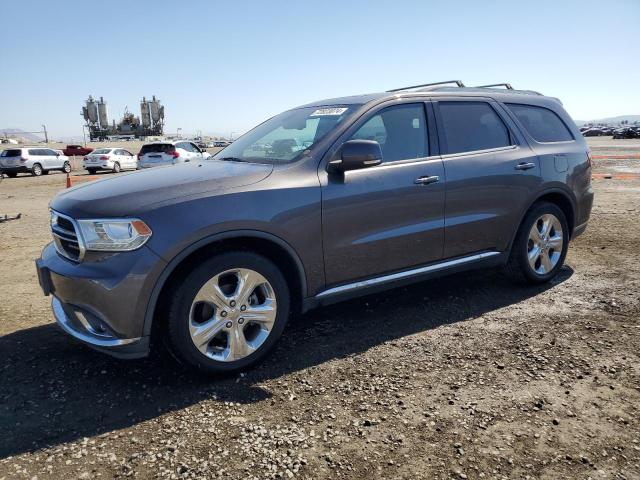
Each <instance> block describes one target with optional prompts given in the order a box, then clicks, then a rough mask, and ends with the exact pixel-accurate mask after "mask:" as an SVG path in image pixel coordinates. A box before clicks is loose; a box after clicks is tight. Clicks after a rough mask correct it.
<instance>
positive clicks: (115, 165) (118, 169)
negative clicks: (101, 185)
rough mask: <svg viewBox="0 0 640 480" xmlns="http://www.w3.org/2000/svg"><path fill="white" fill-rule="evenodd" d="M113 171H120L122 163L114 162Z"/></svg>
mask: <svg viewBox="0 0 640 480" xmlns="http://www.w3.org/2000/svg"><path fill="white" fill-rule="evenodd" d="M113 173H120V164H119V163H118V162H116V163H114V164H113Z"/></svg>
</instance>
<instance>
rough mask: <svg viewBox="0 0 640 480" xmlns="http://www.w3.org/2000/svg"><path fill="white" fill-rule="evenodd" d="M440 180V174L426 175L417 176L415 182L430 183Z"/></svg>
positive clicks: (420, 183) (417, 183)
mask: <svg viewBox="0 0 640 480" xmlns="http://www.w3.org/2000/svg"><path fill="white" fill-rule="evenodd" d="M439 181H440V177H439V176H438V175H432V176H424V177H418V178H416V179H415V180H414V181H413V183H415V184H416V185H429V184H430V183H436V182H439Z"/></svg>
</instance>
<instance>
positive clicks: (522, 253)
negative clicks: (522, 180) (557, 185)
mask: <svg viewBox="0 0 640 480" xmlns="http://www.w3.org/2000/svg"><path fill="white" fill-rule="evenodd" d="M568 247H569V228H568V224H567V219H566V216H565V214H564V212H563V211H562V210H561V209H560V208H559V207H558V206H556V205H554V204H552V203H548V202H540V203H536V204H534V205H533V207H532V208H531V209H530V210H529V213H527V215H526V216H525V219H524V220H523V221H522V224H521V225H520V228H519V229H518V233H517V234H516V238H515V240H514V242H513V246H512V247H511V253H510V255H509V260H508V262H507V265H506V267H505V269H506V271H507V273H508V274H509V275H510V276H511V277H512V278H514V279H515V280H519V281H524V282H527V283H533V284H537V283H543V282H548V281H549V280H551V279H552V278H553V277H555V276H556V275H557V274H558V271H560V269H561V268H562V265H563V264H564V259H565V257H566V255H567V249H568Z"/></svg>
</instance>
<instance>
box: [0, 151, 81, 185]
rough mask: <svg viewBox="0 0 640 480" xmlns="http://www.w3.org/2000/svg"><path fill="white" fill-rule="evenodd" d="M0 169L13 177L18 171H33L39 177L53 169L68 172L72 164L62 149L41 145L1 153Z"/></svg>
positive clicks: (32, 173)
mask: <svg viewBox="0 0 640 480" xmlns="http://www.w3.org/2000/svg"><path fill="white" fill-rule="evenodd" d="M0 170H2V172H3V173H5V174H6V175H7V176H8V177H11V178H15V177H16V176H17V175H18V173H31V175H34V176H36V177H39V176H40V175H42V174H45V175H46V174H48V173H49V172H50V171H51V170H60V171H62V172H67V173H68V172H70V171H71V164H70V163H69V157H67V156H66V155H63V154H62V152H61V151H60V150H53V149H51V148H41V147H23V148H10V149H7V150H3V151H2V153H0Z"/></svg>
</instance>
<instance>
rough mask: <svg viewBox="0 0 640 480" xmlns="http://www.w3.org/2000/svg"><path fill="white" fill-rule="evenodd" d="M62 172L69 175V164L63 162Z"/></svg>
mask: <svg viewBox="0 0 640 480" xmlns="http://www.w3.org/2000/svg"><path fill="white" fill-rule="evenodd" d="M62 171H63V172H64V173H70V172H71V164H70V163H69V162H64V165H63V166H62Z"/></svg>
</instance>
